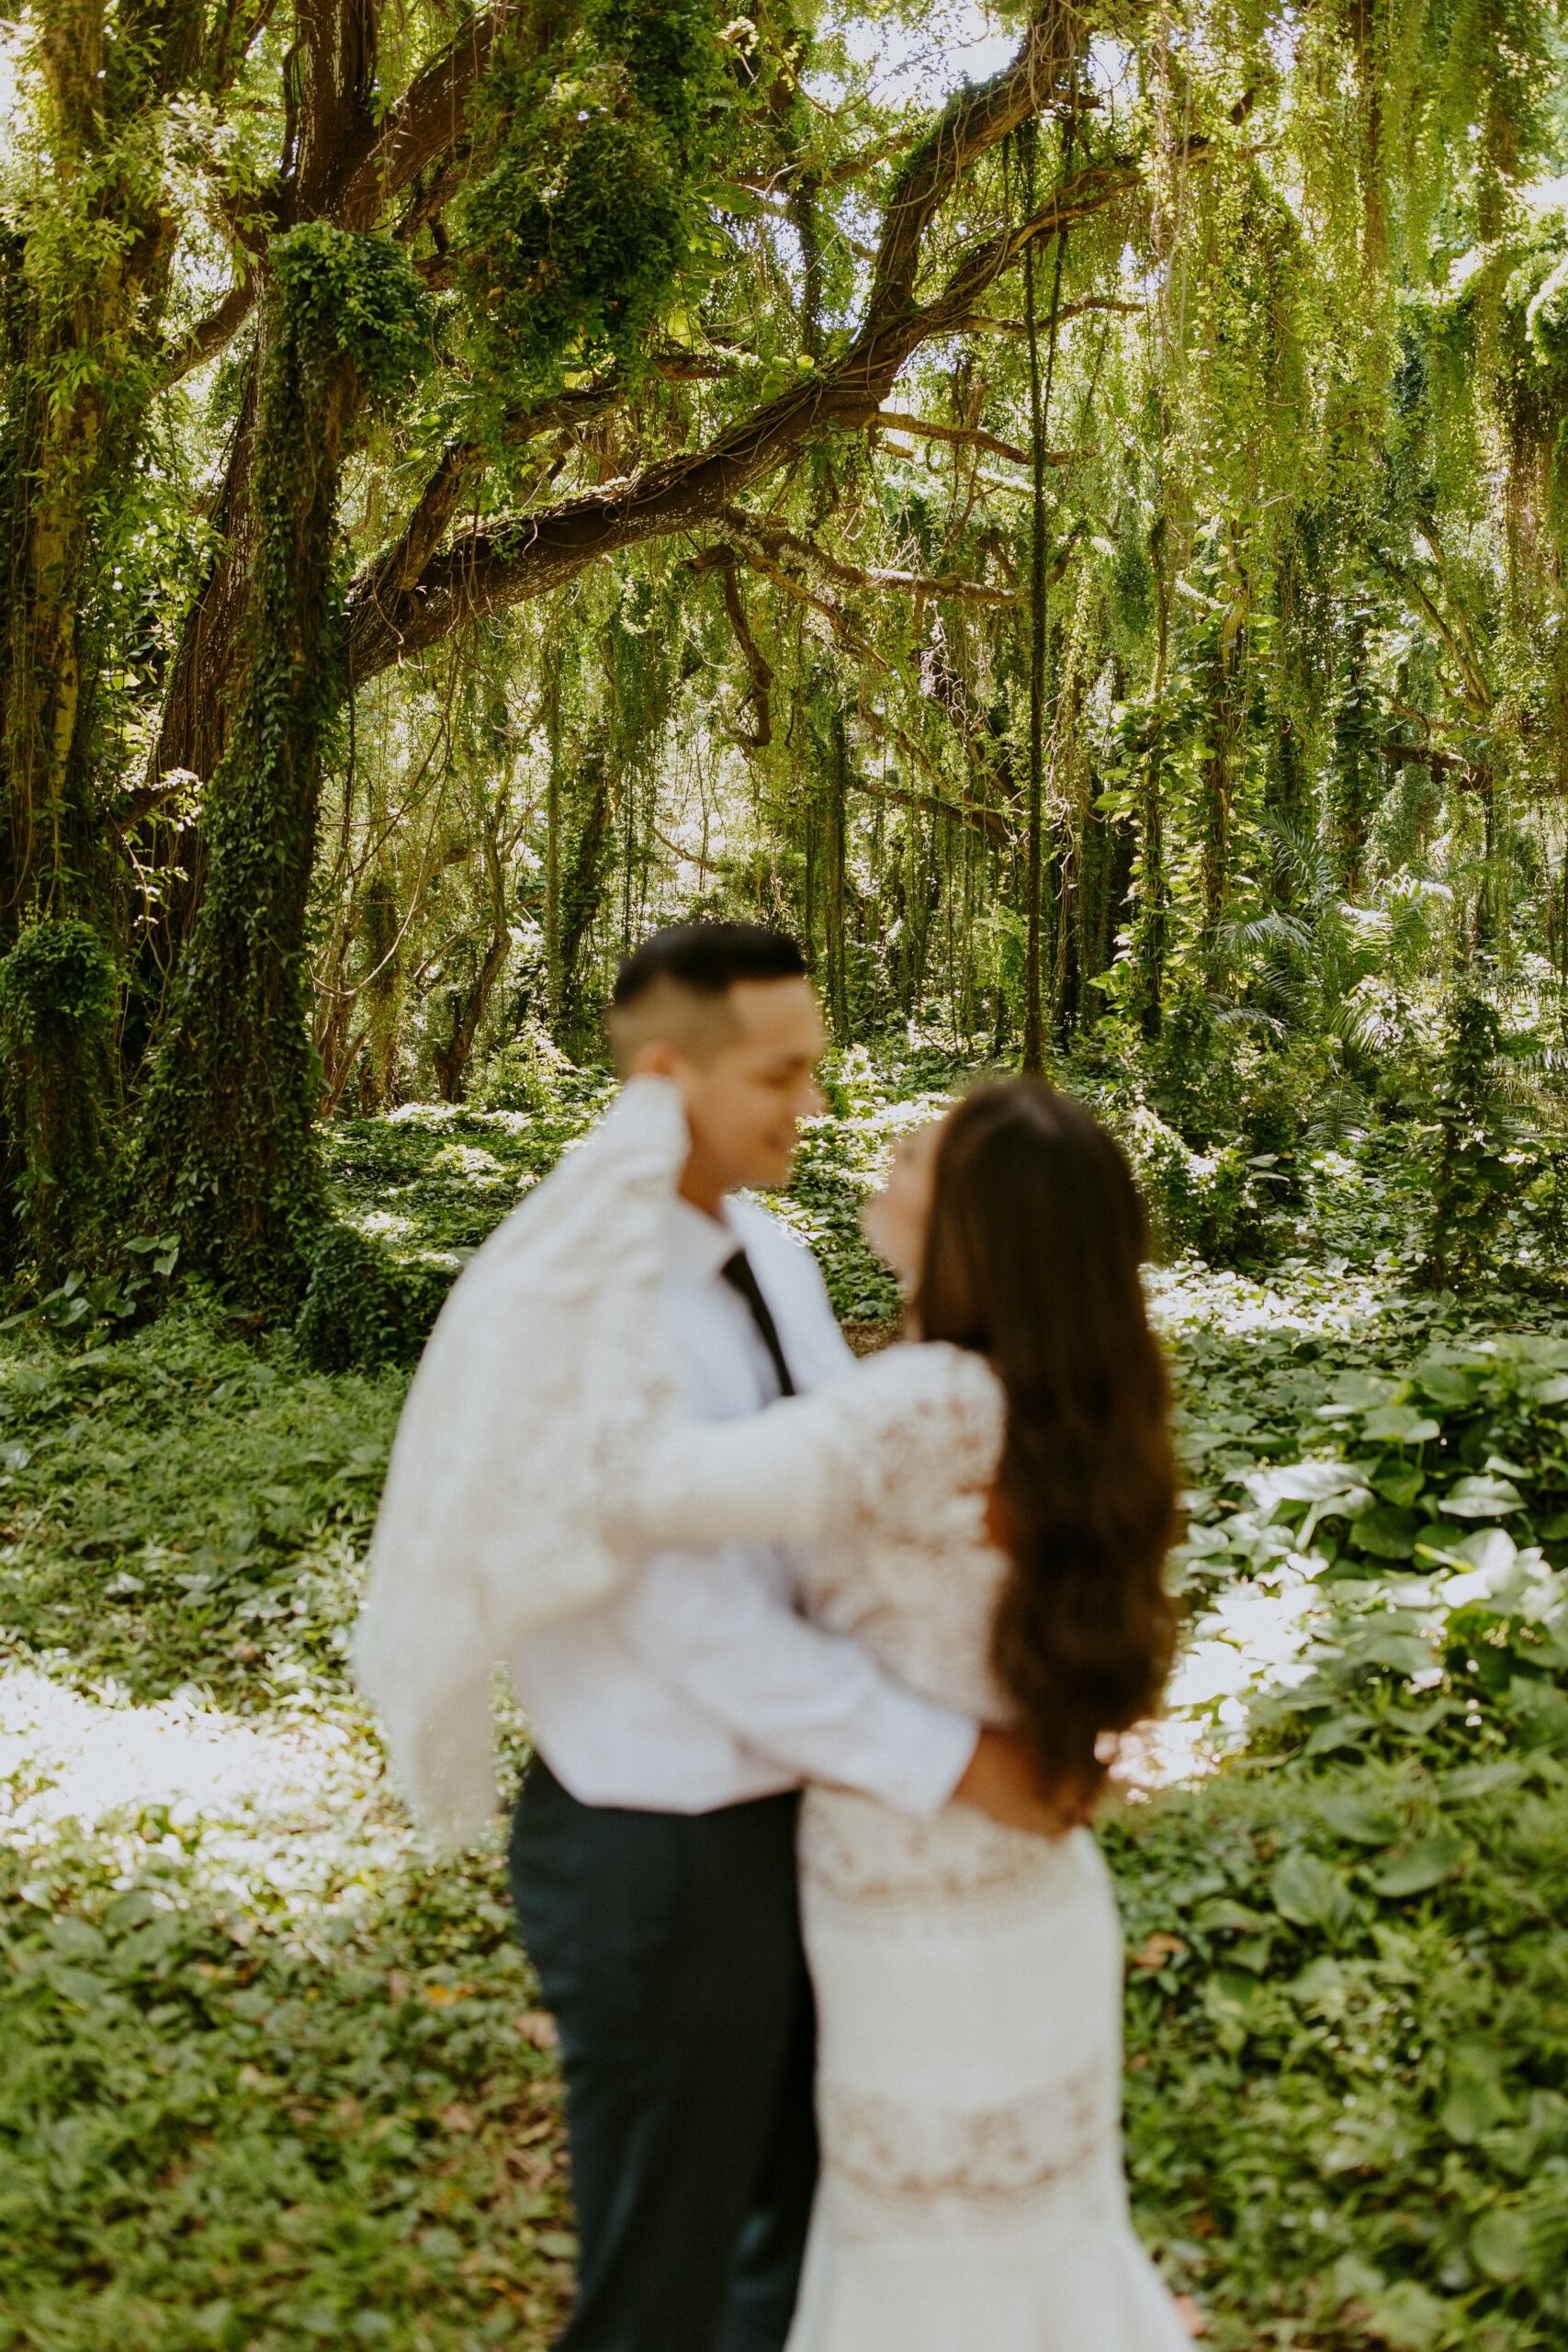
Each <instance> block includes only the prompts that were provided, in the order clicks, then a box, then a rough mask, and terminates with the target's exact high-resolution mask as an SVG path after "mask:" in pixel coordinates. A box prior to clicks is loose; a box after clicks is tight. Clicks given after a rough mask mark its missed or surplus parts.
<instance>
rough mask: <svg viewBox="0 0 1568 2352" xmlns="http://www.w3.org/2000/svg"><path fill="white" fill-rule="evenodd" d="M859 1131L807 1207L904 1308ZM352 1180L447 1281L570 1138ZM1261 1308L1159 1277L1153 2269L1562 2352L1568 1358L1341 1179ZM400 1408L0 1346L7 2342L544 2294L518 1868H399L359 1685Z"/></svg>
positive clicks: (1134, 2124) (1145, 1773)
mask: <svg viewBox="0 0 1568 2352" xmlns="http://www.w3.org/2000/svg"><path fill="white" fill-rule="evenodd" d="M928 1099H929V1098H928V1096H927V1094H926V1092H925V1091H924V1090H923V1088H922V1086H921V1085H920V1084H919V1083H916V1082H914V1081H913V1080H910V1079H909V1078H908V1075H907V1074H906V1078H905V1080H902V1081H899V1080H897V1077H895V1078H893V1079H890V1080H887V1081H886V1082H879V1083H873V1082H872V1081H871V1080H869V1079H863V1082H862V1083H861V1085H860V1086H859V1089H858V1091H854V1090H852V1091H848V1092H845V1091H840V1093H839V1095H838V1096H837V1098H836V1102H837V1111H836V1115H835V1116H833V1117H832V1118H830V1119H829V1120H827V1121H824V1122H823V1123H822V1124H821V1125H820V1126H819V1127H818V1130H817V1131H816V1132H815V1134H814V1135H813V1136H812V1137H811V1139H810V1141H809V1144H808V1148H807V1152H806V1154H805V1156H804V1160H803V1166H802V1170H801V1175H800V1179H799V1182H797V1185H796V1187H795V1191H794V1193H792V1195H791V1196H790V1198H789V1199H788V1200H787V1201H786V1202H785V1203H784V1207H785V1211H786V1214H788V1215H789V1216H791V1217H792V1218H793V1219H794V1221H795V1223H796V1224H797V1225H798V1226H799V1227H801V1229H802V1230H803V1231H804V1232H806V1234H807V1237H808V1238H810V1239H811V1240H812V1241H813V1242H814V1244H815V1246H817V1248H818V1250H819V1252H820V1254H821V1256H822V1258H823V1261H824V1264H825V1266H826V1268H827V1271H828V1272H829V1281H830V1283H831V1285H832V1287H833V1290H834V1294H835V1301H836V1304H837V1305H838V1306H839V1307H840V1313H842V1314H843V1315H844V1316H845V1317H846V1320H848V1321H849V1322H850V1323H851V1324H852V1326H859V1327H861V1328H862V1329H863V1330H866V1331H867V1332H874V1330H875V1329H877V1328H878V1326H880V1325H882V1324H885V1322H886V1317H887V1315H888V1312H889V1310H890V1307H891V1304H892V1301H891V1295H890V1292H889V1290H888V1287H887V1283H886V1277H885V1276H884V1275H883V1273H882V1272H881V1271H880V1270H879V1269H878V1268H877V1267H876V1265H875V1262H874V1261H872V1260H871V1259H870V1258H869V1256H868V1255H867V1254H866V1253H865V1252H864V1250H863V1248H862V1246H861V1245H860V1244H859V1242H858V1238H857V1235H856V1228H855V1223H854V1216H855V1209H856V1205H857V1203H858V1199H859V1197H860V1193H861V1192H862V1190H863V1186H864V1184H865V1182H866V1181H867V1180H868V1175H869V1171H870V1170H871V1168H872V1167H873V1166H874V1162H875V1159H876V1158H877V1156H878V1154H879V1152H880V1150H881V1149H882V1148H883V1147H884V1146H885V1144H886V1139H887V1137H888V1136H889V1134H890V1133H892V1132H894V1131H896V1130H897V1128H898V1127H899V1126H900V1125H903V1124H905V1123H907V1122H908V1121H910V1120H913V1119H914V1118H916V1117H918V1116H919V1115H921V1112H922V1107H923V1105H924V1104H925V1103H926V1102H927V1100H928ZM592 1100H593V1090H592V1089H587V1090H583V1091H581V1099H580V1100H577V1101H574V1102H570V1103H559V1102H558V1103H555V1104H554V1105H552V1106H549V1107H547V1108H545V1109H541V1110H537V1111H536V1112H532V1113H530V1112H527V1111H522V1110H519V1111H512V1112H505V1111H497V1112H488V1113H486V1112H467V1111H457V1112H446V1111H433V1110H428V1109H419V1110H412V1111H409V1112H406V1113H404V1114H398V1115H395V1116H394V1117H393V1118H391V1119H390V1120H387V1121H381V1122H376V1123H364V1124H356V1125H349V1126H346V1127H344V1128H342V1129H340V1130H337V1131H335V1132H334V1136H333V1147H332V1148H333V1158H334V1169H335V1174H336V1180H337V1182H338V1185H339V1189H340V1193H341V1196H342V1198H343V1200H344V1204H345V1206H346V1207H347V1208H348V1210H349V1211H350V1213H351V1214H352V1215H354V1216H356V1217H357V1218H358V1219H359V1220H360V1221H361V1222H363V1223H364V1224H366V1225H367V1226H371V1227H375V1228H377V1229H378V1230H380V1231H382V1232H384V1233H386V1234H387V1235H388V1236H389V1238H391V1239H392V1240H393V1241H394V1242H395V1243H396V1245H397V1246H398V1247H399V1248H400V1249H401V1250H403V1251H405V1253H407V1254H408V1255H410V1256H411V1257H414V1258H418V1257H421V1256H423V1257H425V1258H427V1259H429V1258H436V1259H439V1258H441V1257H442V1256H443V1255H444V1254H445V1255H447V1256H450V1255H451V1254H452V1253H454V1252H457V1251H459V1250H463V1249H465V1248H468V1247H470V1246H472V1244H474V1243H475V1242H477V1241H478V1240H479V1238H482V1235H483V1234H484V1232H485V1231H486V1230H488V1229H489V1227H490V1226H491V1225H492V1224H493V1223H494V1222H495V1221H496V1219H497V1218H498V1217H499V1216H501V1215H502V1214H503V1213H504V1211H505V1209H506V1208H507V1207H508V1206H510V1204H511V1203H512V1202H513V1200H514V1199H515V1197H516V1195H517V1193H518V1189H519V1185H520V1183H521V1182H526V1181H527V1180H529V1179H530V1178H532V1177H533V1176H534V1175H536V1174H537V1173H538V1172H539V1171H540V1170H541V1169H542V1168H543V1167H545V1166H547V1164H548V1163H549V1161H550V1159H553V1157H554V1155H555V1152H556V1151H557V1149H558V1147H559V1144H560V1142H561V1140H562V1138H563V1136H565V1135H566V1134H568V1133H570V1131H571V1130H572V1128H573V1127H574V1126H575V1125H579V1124H581V1118H582V1116H583V1115H584V1114H586V1112H587V1110H589V1109H590V1108H591V1107H592ZM1320 1177H1321V1181H1320V1182H1318V1183H1317V1185H1316V1189H1315V1190H1314V1192H1313V1193H1312V1195H1311V1200H1310V1202H1309V1204H1308V1206H1307V1208H1306V1210H1304V1211H1303V1223H1302V1229H1301V1234H1300V1237H1299V1241H1298V1244H1297V1245H1296V1246H1295V1247H1293V1248H1292V1249H1290V1250H1285V1251H1283V1252H1282V1253H1277V1254H1276V1259H1275V1262H1274V1263H1272V1264H1271V1265H1270V1266H1269V1269H1268V1270H1267V1271H1266V1272H1259V1273H1257V1274H1244V1273H1237V1272H1224V1271H1220V1270H1215V1269H1211V1268H1208V1267H1205V1266H1203V1265H1201V1263H1199V1262H1197V1261H1194V1260H1191V1259H1185V1260H1182V1261H1179V1262H1177V1263H1176V1264H1174V1265H1172V1266H1168V1267H1167V1268H1165V1269H1163V1270H1161V1271H1160V1272H1157V1273H1156V1276H1155V1278H1154V1290H1155V1296H1156V1308H1157V1312H1158V1315H1159V1317H1160V1320H1161V1323H1162V1326H1163V1328H1164V1329H1165V1331H1166V1334H1167V1336H1168V1340H1169V1343H1170V1345H1171V1348H1172V1351H1173V1353H1174V1356H1175V1359H1176V1363H1177V1367H1178V1377H1179V1389H1180V1397H1181V1408H1182V1420H1183V1434H1184V1443H1185V1447H1186V1454H1187V1459H1188V1462H1189V1464H1190V1473H1189V1475H1190V1478H1191V1481H1192V1487H1191V1493H1190V1498H1189V1500H1190V1510H1191V1532H1190V1538H1189V1541H1188V1543H1187V1544H1186V1546H1185V1547H1184V1549H1183V1552H1182V1555H1181V1556H1180V1564H1179V1574H1180V1576H1181V1578H1182V1581H1183V1583H1184V1586H1185V1589H1186V1593H1187V1600H1188V1604H1189V1628H1188V1636H1187V1643H1186V1648H1185V1651H1184V1656H1183V1659H1182V1662H1181V1666H1180V1668H1179V1674H1178V1679H1177V1683H1176V1686H1175V1690H1174V1692H1173V1700H1172V1706H1171V1710H1170V1715H1169V1720H1168V1723H1167V1724H1165V1725H1163V1726H1162V1727H1161V1729H1160V1731H1159V1733H1158V1734H1157V1736H1156V1738H1155V1739H1154V1740H1153V1741H1152V1742H1151V1743H1150V1745H1149V1747H1148V1749H1147V1751H1146V1752H1145V1754H1144V1755H1143V1756H1142V1757H1141V1758H1140V1759H1139V1767H1138V1769H1139V1772H1140V1774H1141V1777H1142V1779H1143V1781H1144V1782H1145V1790H1144V1791H1143V1792H1140V1793H1139V1794H1138V1796H1137V1797H1136V1798H1135V1799H1134V1801H1131V1802H1129V1803H1127V1804H1125V1805H1124V1806H1123V1807H1122V1809H1120V1810H1119V1811H1118V1812H1117V1813H1116V1814H1115V1815H1114V1816H1113V1817H1112V1818H1111V1819H1110V1820H1109V1821H1108V1822H1107V1823H1106V1825H1105V1826H1104V1829H1103V1832H1102V1835H1103V1838H1104V1842H1105V1846H1106V1849H1107V1851H1108V1853H1109V1855H1110V1857H1111V1862H1112V1864H1113V1867H1114V1869H1115V1871H1116V1873H1117V1877H1118V1881H1119V1883H1120V1887H1121V1892H1122V1904H1123V1909H1124V1913H1125V1918H1126V1928H1127V1949H1128V1955H1129V1963H1130V1964H1129V1969H1128V2002H1127V2041H1128V2075H1127V2085H1128V2137H1129V2162H1130V2168H1131V2172H1132V2177H1133V2184H1134V2200H1135V2204H1136V2210H1137V2215H1138V2220H1139V2224H1140V2227H1141V2228H1142V2229H1143V2231H1144V2232H1145V2236H1146V2237H1147V2239H1148V2241H1149V2243H1150V2244H1151V2245H1152V2246H1153V2247H1154V2249H1155V2251H1156V2256H1157V2257H1158V2259H1159V2261H1160V2263H1161V2265H1162V2267H1163V2268H1164V2270H1165V2272H1166V2275H1167V2277H1168V2278H1169V2279H1170V2281H1171V2283H1172V2285H1173V2286H1174V2287H1175V2288H1176V2289H1177V2290H1179V2292H1181V2293H1183V2294H1186V2295H1189V2296H1190V2297H1192V2298H1193V2299H1194V2301H1195V2306H1196V2309H1197V2312H1199V2313H1200V2314H1201V2324H1202V2326H1203V2329H1204V2336H1203V2340H1204V2341H1205V2342H1208V2343H1212V2344H1213V2345H1214V2346H1220V2347H1225V2352H1244V2347H1245V2348H1246V2352H1252V2347H1258V2346H1278V2347H1285V2346H1294V2347H1297V2352H1307V2347H1354V2346H1367V2345H1371V2346H1390V2347H1393V2352H1445V2347H1450V2346H1461V2345H1462V2346H1465V2347H1478V2352H1528V2348H1529V2347H1541V2348H1542V2352H1544V2347H1547V2346H1561V2345H1562V2342H1563V2341H1564V2338H1565V2336H1568V2292H1565V2290H1564V2283H1563V2282H1564V2280H1565V2278H1568V1939H1565V1938H1564V1937H1563V1935H1562V1925H1561V1923H1562V1920H1563V1919H1564V1918H1565V1917H1568V1574H1564V1573H1563V1572H1562V1571H1563V1569H1564V1567H1565V1566H1568V1342H1565V1341H1564V1340H1562V1339H1561V1338H1559V1337H1557V1336H1555V1332H1554V1327H1553V1325H1552V1321H1551V1316H1550V1315H1549V1314H1548V1313H1547V1312H1546V1311H1545V1310H1544V1309H1543V1308H1540V1306H1536V1307H1532V1306H1531V1305H1530V1303H1529V1300H1528V1299H1527V1298H1522V1297H1521V1296H1518V1295H1503V1294H1499V1295H1494V1296H1486V1297H1480V1298H1472V1299H1471V1300H1469V1301H1466V1302H1460V1301H1456V1300H1454V1299H1452V1298H1445V1299H1436V1300H1435V1299H1433V1298H1431V1297H1429V1296H1427V1295H1420V1294H1418V1293H1416V1291H1415V1290H1414V1289H1413V1288H1412V1287H1410V1285H1409V1283H1408V1280H1407V1277H1406V1274H1405V1271H1404V1267H1405V1260H1404V1258H1402V1256H1401V1254H1400V1251H1399V1249H1398V1248H1397V1246H1395V1244H1394V1243H1393V1242H1392V1241H1391V1240H1390V1237H1389V1232H1388V1230H1387V1229H1386V1221H1380V1217H1379V1216H1378V1215H1377V1214H1376V1213H1375V1212H1376V1209H1377V1203H1378V1198H1379V1195H1378V1194H1377V1189H1376V1180H1375V1177H1373V1176H1371V1175H1369V1174H1368V1173H1367V1172H1366V1171H1365V1170H1360V1169H1359V1168H1358V1167H1357V1166H1356V1165H1355V1164H1354V1163H1353V1162H1352V1161H1350V1160H1348V1159H1347V1160H1344V1161H1337V1162H1335V1163H1334V1164H1333V1165H1331V1166H1325V1169H1324V1170H1321V1171H1320ZM401 1386H402V1382H401V1379H400V1377H395V1376H393V1375H385V1376H382V1377H379V1378H376V1379H370V1378H366V1377H362V1376H359V1375H356V1374H341V1375H331V1376H329V1375H325V1374H319V1373H313V1372H310V1371H309V1370H307V1369H305V1368H304V1367H303V1366H302V1364H301V1363H300V1361H299V1357H298V1355H297V1353H296V1352H295V1351H294V1349H293V1346H292V1344H291V1343H290V1342H288V1341H287V1340H274V1341H272V1342H270V1343H268V1344H266V1345H262V1346H258V1345H256V1344H254V1343H253V1342H252V1341H250V1340H246V1339H244V1338H243V1337H241V1336H237V1335H236V1333H235V1332H234V1330H233V1329H232V1327H231V1326H230V1325H229V1324H228V1323H227V1322H225V1320H224V1319H223V1318H222V1317H221V1316H220V1314H219V1313H218V1312H217V1311H216V1310H215V1309H214V1308H212V1307H211V1306H204V1305H203V1304H202V1303H201V1302H199V1301H197V1300H190V1299H187V1300H186V1301H184V1302H183V1303H176V1304H175V1305H174V1306H172V1307H171V1308H170V1310H169V1311H168V1312H167V1313H166V1314H165V1315H164V1317H162V1318H161V1319H160V1320H159V1321H157V1322H156V1323H153V1324H151V1325H148V1326H146V1327H144V1328H141V1329H136V1330H132V1331H130V1332H129V1333H124V1334H117V1333H115V1332H113V1331H112V1330H109V1329H105V1328H103V1327H97V1328H96V1329H87V1330H85V1331H80V1330H79V1331H78V1332H77V1333H75V1334H74V1335H68V1336H66V1337H64V1338H62V1337H60V1336H53V1335H50V1334H48V1333H46V1332H40V1331H39V1329H38V1327H37V1326H36V1325H30V1326H29V1325H22V1326H20V1327H17V1328H13V1329H9V1330H8V1331H6V1333H5V1334H4V1335H3V1336H0V1629H3V1631H0V1791H3V1792H4V1801H5V1804H6V1807H7V1810H6V1813H5V1814H4V1815H0V2059H3V2062H4V2064H3V2068H0V2347H6V2352H11V2348H12V2347H15V2352H102V2347H103V2346H105V2345H107V2344H111V2343H112V2344H114V2345H116V2346H118V2347H120V2352H184V2347H186V2346H189V2347H191V2352H197V2347H206V2346H220V2347H233V2352H241V2347H244V2352H296V2348H297V2347H299V2346H309V2345H310V2344H311V2343H314V2342H321V2343H332V2344H334V2345H344V2346H356V2345H365V2346H389V2347H392V2352H397V2348H398V2347H409V2352H415V2347H417V2348H418V2352H468V2348H469V2347H474V2348H475V2352H478V2347H481V2346H491V2345H506V2346H514V2347H518V2352H538V2347H542V2346H544V2345H545V2344H546V2343H547V2340H548V2337H549V2335H550V2332H551V2319H552V2315H553V2314H554V2313H555V2312H557V2311H558V2308H559V2306H560V2303H561V2300H562V2298H563V2296H564V2295H565V2293H566V2292H567V2290H568V2288H569V2283H570V2257H571V2236H570V2210H569V2206H568V2203H567V2199H566V2194H565V2183H564V2178H563V2168H562V2161H561V2149H560V2105H559V2093H558V2085H557V2081H556V2076H555V2071H554V2064H553V2059H552V2055H551V2041H552V2036H551V2032H550V2029H549V2024H548V2020H547V2018H544V2017H543V2016H542V2015H541V2014H540V2012H539V2009H538V2007H537V1996H536V1988H535V1986H534V1985H533V1984H532V1981H531V1979H530V1975H529V1972H528V1969H527V1966H526V1963H525V1960H524V1959H523V1957H522V1955H521V1954H520V1952H519V1951H518V1950H517V1948H516V1945H515V1943H514V1940H513V1933H512V1928H511V1921H510V1916H509V1913H508V1909H507V1905H506V1896H505V1886H504V1880H503V1876H502V1867H501V1858H500V1847H499V1840H497V1841H496V1842H494V1843H492V1844H491V1845H489V1846H487V1847H486V1848H484V1849H482V1850H480V1851H479V1852H477V1853H475V1854H474V1855H473V1856H471V1857H470V1858H468V1860H467V1861H466V1862H465V1864H464V1865H463V1866H461V1867H460V1868H455V1867H443V1868H440V1869H433V1868H431V1867H429V1866H428V1865H427V1864H426V1863H424V1862H423V1861H422V1860H420V1858H419V1857H418V1855H417V1854H416V1853H415V1852H414V1850H413V1849H412V1846H411V1843H410V1840H409V1838H408V1835H407V1832H406V1828H405V1826H404V1824H403V1821H402V1818H401V1816H400V1813H399V1811H398V1808H397V1806H396V1805H395V1804H394V1803H392V1802H391V1800H390V1799H389V1795H388V1793H387V1792H386V1789H385V1787H384V1784H383V1782H382V1781H381V1778H380V1766H379V1758H378V1750H377V1748H376V1746H375V1743H374V1740H373V1738H372V1736H370V1734H369V1732H368V1730H367V1726H366V1724H365V1722H364V1720H363V1718H362V1716H361V1714H360V1712H359V1710H358V1708H357V1706H356V1704H355V1701H354V1698H353V1696H352V1693H351V1692H350V1691H349V1690H348V1689H347V1687H346V1683H345V1679H344V1642H345V1636H346V1628H347V1625H348V1623H349V1620H350V1617H351V1614H352V1611H353V1608H354V1604H355V1592H356V1585H357V1578H358V1574H359V1567H360V1562H361V1560H362V1557H363V1552H364V1547H365V1542H366V1538H367V1532H368V1529H369V1525H370V1521H371V1517H372V1514H373V1511H374V1507H375V1501H376V1496H377V1493H378V1485H379V1479H380V1475H381V1470H382V1466H383V1464H384V1461H385V1456H386V1452H387V1447H388V1444H389V1439H390V1434H391V1430H392V1426H393V1422H394V1419H395V1417H396V1413H397V1408H398V1403H399V1398H400V1392H401Z"/></svg>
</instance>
